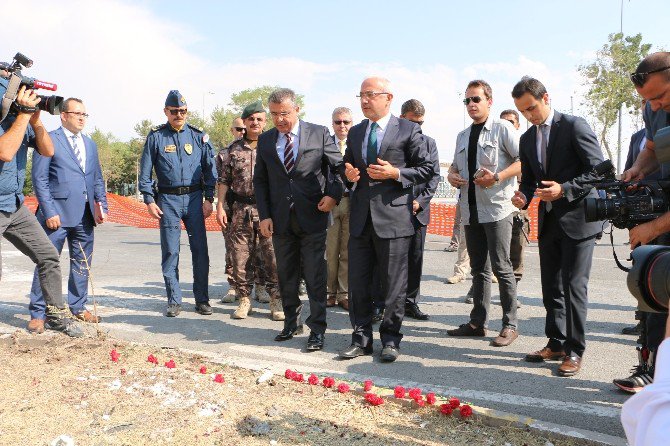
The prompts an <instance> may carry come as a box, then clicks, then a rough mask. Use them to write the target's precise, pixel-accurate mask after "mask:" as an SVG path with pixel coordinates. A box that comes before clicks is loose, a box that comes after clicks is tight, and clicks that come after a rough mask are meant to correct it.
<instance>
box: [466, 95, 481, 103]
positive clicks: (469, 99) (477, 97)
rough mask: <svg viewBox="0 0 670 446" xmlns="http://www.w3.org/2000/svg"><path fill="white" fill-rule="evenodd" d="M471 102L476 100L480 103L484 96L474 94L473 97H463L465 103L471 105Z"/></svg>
mask: <svg viewBox="0 0 670 446" xmlns="http://www.w3.org/2000/svg"><path fill="white" fill-rule="evenodd" d="M470 102H474V103H475V104H479V103H480V102H482V98H481V97H480V96H472V97H469V98H465V99H463V103H464V104H465V105H470Z"/></svg>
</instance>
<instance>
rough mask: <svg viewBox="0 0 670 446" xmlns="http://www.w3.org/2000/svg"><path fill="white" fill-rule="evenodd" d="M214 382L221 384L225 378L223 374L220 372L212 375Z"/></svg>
mask: <svg viewBox="0 0 670 446" xmlns="http://www.w3.org/2000/svg"><path fill="white" fill-rule="evenodd" d="M214 382H215V383H220V384H223V383H224V382H225V380H224V379H223V375H222V374H220V373H217V374H216V375H214Z"/></svg>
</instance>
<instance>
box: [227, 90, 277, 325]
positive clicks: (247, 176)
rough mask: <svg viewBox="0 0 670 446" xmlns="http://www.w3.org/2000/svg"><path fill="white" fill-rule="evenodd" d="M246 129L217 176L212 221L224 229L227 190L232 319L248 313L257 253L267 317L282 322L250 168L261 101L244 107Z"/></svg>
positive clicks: (272, 262) (262, 123)
mask: <svg viewBox="0 0 670 446" xmlns="http://www.w3.org/2000/svg"><path fill="white" fill-rule="evenodd" d="M242 119H243V120H244V125H245V127H246V129H247V132H246V135H245V136H244V138H242V139H239V140H237V141H235V142H233V143H232V144H231V145H230V147H229V149H228V154H227V158H226V159H225V160H224V162H223V168H222V170H221V172H219V191H218V198H219V201H218V204H217V207H216V218H217V221H218V222H219V224H220V225H221V226H222V227H223V228H224V229H225V228H226V226H227V225H228V223H229V222H228V217H227V216H226V213H225V212H224V210H223V200H224V197H225V196H226V193H227V192H228V190H230V191H231V192H230V194H231V196H232V201H233V205H232V211H233V215H232V219H231V221H230V226H231V227H230V229H229V237H230V241H231V247H232V257H233V282H234V283H235V285H236V286H237V297H238V298H239V300H240V303H239V306H238V307H237V310H235V312H234V313H233V318H234V319H244V318H246V317H247V315H248V314H249V312H250V311H251V290H252V288H253V285H254V276H255V272H256V270H258V269H259V268H254V267H253V264H254V258H255V257H256V253H257V252H258V253H260V255H261V257H262V259H263V266H264V267H265V268H264V269H265V273H266V278H265V279H266V282H265V288H266V289H267V292H268V294H269V295H270V317H271V318H272V320H275V321H282V320H284V312H283V309H282V304H281V298H280V296H279V288H278V285H277V263H276V261H275V253H274V249H273V246H272V239H270V238H269V237H263V236H262V235H261V232H260V229H259V219H258V210H257V209H256V197H255V196H254V185H253V177H254V167H255V165H256V145H257V144H258V135H260V134H261V132H263V128H264V127H265V121H266V117H265V110H264V109H263V104H262V103H261V101H258V102H254V103H253V104H250V105H248V106H247V107H246V108H245V109H244V110H243V112H242Z"/></svg>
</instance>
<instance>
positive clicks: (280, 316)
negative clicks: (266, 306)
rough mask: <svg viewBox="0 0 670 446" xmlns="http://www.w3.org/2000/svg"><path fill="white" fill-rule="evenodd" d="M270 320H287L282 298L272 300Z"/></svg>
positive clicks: (277, 297)
mask: <svg viewBox="0 0 670 446" xmlns="http://www.w3.org/2000/svg"><path fill="white" fill-rule="evenodd" d="M270 318H271V319H272V320H273V321H283V320H284V319H285V318H286V317H285V316H284V307H282V304H281V297H279V296H276V297H274V298H271V299H270Z"/></svg>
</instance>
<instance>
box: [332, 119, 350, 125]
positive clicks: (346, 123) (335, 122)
mask: <svg viewBox="0 0 670 446" xmlns="http://www.w3.org/2000/svg"><path fill="white" fill-rule="evenodd" d="M333 124H335V125H342V124H344V125H349V124H351V121H347V120H345V119H341V120H339V121H333Z"/></svg>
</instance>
